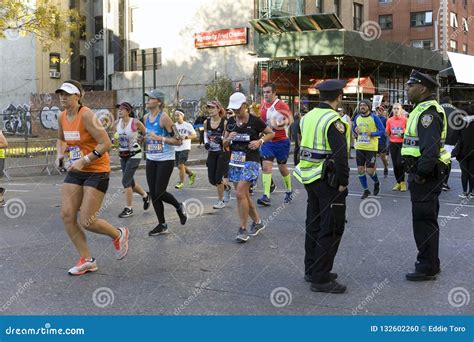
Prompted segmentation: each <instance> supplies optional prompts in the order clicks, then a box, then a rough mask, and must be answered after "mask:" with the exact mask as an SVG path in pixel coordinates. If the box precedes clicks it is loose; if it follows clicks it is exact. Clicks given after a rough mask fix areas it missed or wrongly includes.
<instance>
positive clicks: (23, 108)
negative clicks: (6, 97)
mask: <svg viewBox="0 0 474 342" xmlns="http://www.w3.org/2000/svg"><path fill="white" fill-rule="evenodd" d="M1 114H2V126H3V130H4V132H5V133H6V134H12V135H25V134H26V135H32V132H31V112H30V106H29V105H27V104H24V105H17V106H16V105H14V104H9V105H8V106H7V107H6V108H5V109H3V110H2V113H1Z"/></svg>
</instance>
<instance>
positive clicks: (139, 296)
mask: <svg viewBox="0 0 474 342" xmlns="http://www.w3.org/2000/svg"><path fill="white" fill-rule="evenodd" d="M351 163H352V164H353V163H354V161H353V160H351ZM351 166H352V167H354V166H355V165H351ZM193 170H195V171H196V172H197V173H198V178H197V181H196V184H195V185H193V186H192V187H189V186H186V187H185V188H183V189H182V190H175V189H174V188H173V185H174V184H175V183H176V180H177V172H176V171H175V172H174V173H173V176H172V179H171V182H170V187H169V190H170V191H171V192H172V193H174V194H175V195H176V197H177V198H178V199H179V200H180V201H186V205H187V208H188V211H189V212H190V216H192V217H191V218H190V219H189V220H188V223H187V224H186V225H185V226H181V225H180V224H179V221H178V217H177V215H176V213H175V211H174V208H172V207H170V206H167V207H166V217H167V222H168V225H169V227H170V231H171V233H170V234H168V235H166V236H156V237H149V236H148V231H149V230H151V229H152V228H153V227H154V226H155V225H156V224H157V223H156V217H155V215H154V212H153V211H152V209H151V208H150V210H149V211H147V212H143V210H142V208H141V200H140V198H139V197H137V196H136V197H134V201H135V215H134V216H132V217H130V218H127V219H120V218H118V217H117V215H118V214H119V213H120V211H121V210H122V208H123V205H124V197H123V193H122V190H121V183H120V175H121V174H120V172H113V174H112V177H111V184H110V187H109V191H108V195H107V199H106V201H104V211H103V214H102V217H104V218H106V219H107V220H109V221H110V222H111V223H112V224H114V225H117V226H119V225H120V226H122V225H127V226H128V227H130V249H129V254H128V256H127V257H126V258H125V259H123V260H121V261H117V260H115V258H114V253H113V247H112V243H111V241H110V239H109V238H107V237H104V236H99V235H96V234H91V233H87V237H88V241H89V244H90V246H91V250H92V251H93V255H94V257H95V258H96V259H97V262H98V267H99V271H98V272H96V273H93V274H86V275H84V276H80V277H72V276H69V275H68V274H67V270H68V269H69V268H70V267H72V266H73V265H74V263H75V262H76V260H77V258H78V255H77V253H76V251H75V250H74V248H73V246H72V244H71V243H70V241H69V239H68V237H67V235H66V233H65V232H64V228H63V226H62V222H61V219H60V215H59V196H60V190H61V184H62V179H63V176H36V177H21V178H16V179H14V181H13V182H11V183H7V184H6V187H7V188H8V193H7V199H8V200H9V206H7V208H3V210H2V209H0V274H2V276H1V277H0V314H2V315H64V314H67V315H69V314H72V315H76V314H77V315H176V314H178V315H261V314H263V315H472V314H473V313H474V304H473V302H474V298H472V299H471V296H474V287H473V281H472V279H473V277H472V274H474V263H473V255H474V224H473V220H474V200H471V201H470V202H463V203H461V199H460V198H458V196H457V195H458V194H459V193H460V192H461V188H460V173H459V172H457V171H456V170H455V171H454V172H453V175H452V176H451V180H450V185H451V187H452V188H453V190H452V191H450V192H446V193H443V194H442V195H441V197H440V200H441V209H440V218H439V222H440V225H441V241H440V258H441V263H442V272H441V274H440V275H439V277H438V280H437V281H431V282H422V283H413V282H408V281H406V280H405V277H404V276H405V273H406V272H407V271H410V270H412V269H413V266H414V261H415V256H416V246H415V242H414V239H413V234H412V228H411V209H410V201H409V194H408V193H395V192H393V191H391V187H392V184H393V181H394V179H393V175H392V172H391V173H390V176H389V177H388V178H386V179H383V178H382V179H381V182H382V191H381V193H380V194H379V196H377V197H370V198H369V200H366V201H364V202H361V200H360V198H359V197H360V194H361V189H360V184H359V182H358V179H357V175H356V172H355V171H352V172H351V180H350V194H349V197H348V201H347V202H348V205H347V206H348V210H347V216H348V221H349V222H348V224H347V226H346V231H345V234H344V237H343V240H342V243H341V245H340V249H339V253H338V255H337V257H336V262H335V268H334V271H335V272H337V273H338V274H339V280H340V282H341V283H343V284H345V285H347V286H348V291H347V293H345V294H342V295H331V294H322V293H314V292H311V291H310V290H309V284H308V283H306V282H304V280H303V255H304V219H305V210H306V193H305V191H304V189H303V188H302V186H301V185H300V184H295V183H296V182H294V184H295V189H296V190H297V192H298V193H297V194H296V196H295V198H294V201H293V202H292V203H291V204H290V205H288V206H286V205H283V204H282V199H283V195H284V193H283V190H282V189H283V185H282V184H283V183H282V180H281V178H280V177H276V183H277V185H278V188H277V190H276V192H275V193H274V194H273V196H272V201H273V204H272V206H271V207H269V208H260V209H259V211H260V214H261V216H262V218H263V219H265V220H267V221H268V225H267V228H266V229H265V230H264V231H263V232H262V233H261V234H260V235H258V236H257V237H255V238H251V239H250V240H249V241H248V242H247V243H246V244H237V243H236V242H235V241H234V237H235V235H236V232H237V229H238V219H237V211H236V210H237V209H236V202H235V200H232V201H231V202H230V203H229V205H228V206H227V207H226V208H224V209H222V210H214V209H212V205H213V204H214V203H215V202H216V200H217V197H216V193H215V191H214V190H213V189H212V188H211V187H210V185H209V184H208V182H207V176H206V172H207V171H206V169H205V166H193ZM137 179H138V181H139V182H141V184H145V185H146V182H145V177H144V170H139V171H138V172H137ZM369 184H372V183H371V181H370V180H369ZM371 186H372V185H371ZM260 191H261V185H260V184H259V186H258V189H257V193H256V195H255V196H254V200H256V199H257V198H258V196H259V195H261V192H260ZM361 203H364V204H363V205H361ZM15 208H16V209H17V210H16V211H15Z"/></svg>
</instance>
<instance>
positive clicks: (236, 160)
mask: <svg viewBox="0 0 474 342" xmlns="http://www.w3.org/2000/svg"><path fill="white" fill-rule="evenodd" d="M229 165H232V166H235V167H245V152H241V151H233V152H232V153H231V155H230V162H229Z"/></svg>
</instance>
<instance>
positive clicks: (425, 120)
mask: <svg viewBox="0 0 474 342" xmlns="http://www.w3.org/2000/svg"><path fill="white" fill-rule="evenodd" d="M432 122H433V115H432V114H425V115H423V116H422V117H421V125H422V126H423V127H424V128H427V127H428V126H429V125H431V123H432Z"/></svg>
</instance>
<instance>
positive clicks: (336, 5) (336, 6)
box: [334, 0, 341, 18]
mask: <svg viewBox="0 0 474 342" xmlns="http://www.w3.org/2000/svg"><path fill="white" fill-rule="evenodd" d="M334 13H336V15H337V16H338V17H339V18H340V17H341V0H334Z"/></svg>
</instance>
